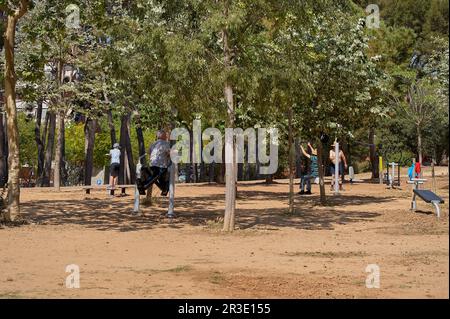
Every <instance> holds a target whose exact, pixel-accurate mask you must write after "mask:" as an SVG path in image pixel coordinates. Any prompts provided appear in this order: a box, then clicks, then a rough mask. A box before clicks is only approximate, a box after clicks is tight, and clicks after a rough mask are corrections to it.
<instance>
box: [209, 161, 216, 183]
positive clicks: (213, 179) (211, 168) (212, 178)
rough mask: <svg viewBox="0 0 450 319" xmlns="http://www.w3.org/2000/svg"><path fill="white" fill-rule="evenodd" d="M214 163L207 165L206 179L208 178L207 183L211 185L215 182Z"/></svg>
mask: <svg viewBox="0 0 450 319" xmlns="http://www.w3.org/2000/svg"><path fill="white" fill-rule="evenodd" d="M215 166H216V163H215V162H212V163H210V164H209V173H208V175H209V176H208V177H209V183H210V184H212V183H214V181H215V178H214V177H215V175H216V167H215Z"/></svg>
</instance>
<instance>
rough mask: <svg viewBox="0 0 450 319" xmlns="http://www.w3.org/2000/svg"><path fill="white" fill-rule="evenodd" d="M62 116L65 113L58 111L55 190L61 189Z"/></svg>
mask: <svg viewBox="0 0 450 319" xmlns="http://www.w3.org/2000/svg"><path fill="white" fill-rule="evenodd" d="M64 117H65V113H64V111H63V110H60V111H58V117H57V122H58V129H57V133H58V135H57V141H56V152H55V172H54V178H53V187H54V188H55V191H57V192H59V191H61V175H62V174H61V170H62V164H63V144H64Z"/></svg>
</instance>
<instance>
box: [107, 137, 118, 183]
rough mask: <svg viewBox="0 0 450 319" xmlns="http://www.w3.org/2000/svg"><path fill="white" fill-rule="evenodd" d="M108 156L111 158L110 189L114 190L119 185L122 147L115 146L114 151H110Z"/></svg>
mask: <svg viewBox="0 0 450 319" xmlns="http://www.w3.org/2000/svg"><path fill="white" fill-rule="evenodd" d="M108 156H109V157H111V166H110V169H109V170H110V176H109V186H108V189H110V190H114V188H115V187H116V185H117V179H118V178H119V170H120V145H119V144H118V143H115V144H114V146H113V149H112V150H110V151H109V154H108Z"/></svg>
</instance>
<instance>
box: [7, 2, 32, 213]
mask: <svg viewBox="0 0 450 319" xmlns="http://www.w3.org/2000/svg"><path fill="white" fill-rule="evenodd" d="M27 10H28V0H21V2H20V7H19V9H18V10H16V11H15V12H14V13H12V14H9V15H8V17H7V21H6V30H5V34H4V48H5V49H4V50H5V73H4V77H5V98H6V104H5V107H6V129H7V131H8V171H9V172H8V205H7V209H6V212H5V214H4V218H5V220H6V221H14V220H16V218H17V217H18V216H19V214H20V180H19V171H20V153H19V127H18V123H17V109H16V80H17V78H16V73H15V65H14V63H15V61H14V46H15V38H16V26H17V21H18V20H19V19H20V18H21V17H22V16H23V15H24V14H25V13H26V12H27Z"/></svg>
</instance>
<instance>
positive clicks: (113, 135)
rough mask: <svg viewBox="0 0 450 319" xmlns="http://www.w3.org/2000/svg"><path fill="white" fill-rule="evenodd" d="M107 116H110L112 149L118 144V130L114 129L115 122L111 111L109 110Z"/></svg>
mask: <svg viewBox="0 0 450 319" xmlns="http://www.w3.org/2000/svg"><path fill="white" fill-rule="evenodd" d="M106 114H107V116H108V126H109V134H110V137H111V148H113V147H114V144H116V143H117V137H116V128H115V127H114V121H113V115H112V111H111V109H108V111H107V112H106Z"/></svg>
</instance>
